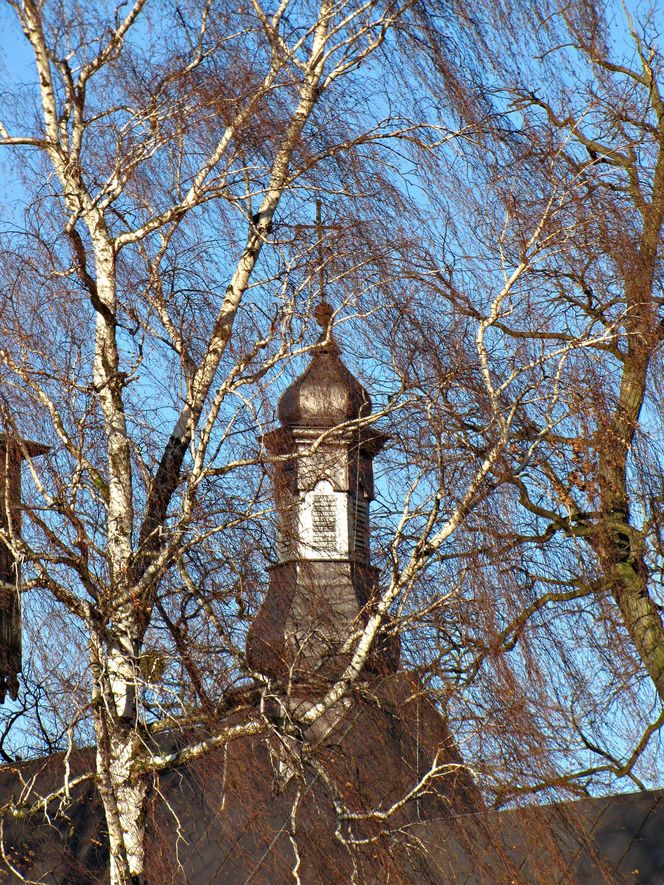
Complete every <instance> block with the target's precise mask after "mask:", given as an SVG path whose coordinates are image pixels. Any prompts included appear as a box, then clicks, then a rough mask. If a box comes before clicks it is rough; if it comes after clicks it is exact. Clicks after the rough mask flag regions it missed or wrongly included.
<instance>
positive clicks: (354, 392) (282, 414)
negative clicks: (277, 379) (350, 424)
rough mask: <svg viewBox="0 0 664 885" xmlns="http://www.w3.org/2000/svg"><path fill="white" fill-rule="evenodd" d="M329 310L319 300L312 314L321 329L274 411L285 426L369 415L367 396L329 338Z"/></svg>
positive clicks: (340, 421)
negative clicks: (303, 367)
mask: <svg viewBox="0 0 664 885" xmlns="http://www.w3.org/2000/svg"><path fill="white" fill-rule="evenodd" d="M332 315H333V310H332V308H331V307H330V305H329V304H327V303H326V302H323V303H322V304H320V305H319V306H318V307H317V308H316V312H315V314H314V316H315V318H316V320H317V322H318V324H319V325H320V326H322V328H323V334H322V335H321V339H320V342H319V344H318V346H317V347H316V349H315V351H314V353H313V356H312V358H311V362H310V363H309V365H308V367H307V368H306V370H305V371H304V372H303V373H302V375H300V377H299V378H297V379H296V380H295V381H294V382H293V383H292V384H291V385H290V387H287V388H286V390H285V391H284V393H283V394H282V396H281V398H280V400H279V405H278V407H277V411H278V414H279V420H280V421H281V423H282V424H283V425H284V426H285V427H316V428H325V427H336V425H337V424H343V423H344V422H346V421H353V420H354V419H355V418H364V417H366V416H367V415H370V414H371V399H370V397H369V394H368V393H367V392H366V390H365V389H364V387H362V385H361V384H360V382H359V381H358V380H357V378H355V376H354V375H351V373H350V372H349V371H348V369H347V368H346V366H345V365H344V364H343V362H342V360H341V355H340V352H339V346H338V345H337V343H336V341H335V340H334V338H333V337H332V332H331V324H332Z"/></svg>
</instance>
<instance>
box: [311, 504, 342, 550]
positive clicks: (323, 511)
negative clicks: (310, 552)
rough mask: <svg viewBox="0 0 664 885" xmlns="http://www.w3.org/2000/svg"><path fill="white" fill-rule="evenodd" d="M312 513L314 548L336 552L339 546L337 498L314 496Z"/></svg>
mask: <svg viewBox="0 0 664 885" xmlns="http://www.w3.org/2000/svg"><path fill="white" fill-rule="evenodd" d="M311 511H312V512H311V520H312V546H313V547H314V548H316V549H317V550H335V549H336V546H337V501H336V498H335V496H334V495H314V499H313V503H312V508H311Z"/></svg>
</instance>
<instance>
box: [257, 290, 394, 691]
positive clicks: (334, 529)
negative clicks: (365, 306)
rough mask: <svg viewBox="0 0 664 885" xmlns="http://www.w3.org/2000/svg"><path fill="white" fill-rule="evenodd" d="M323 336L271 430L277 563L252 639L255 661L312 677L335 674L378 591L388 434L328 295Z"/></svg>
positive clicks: (269, 669) (263, 668)
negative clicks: (378, 525)
mask: <svg viewBox="0 0 664 885" xmlns="http://www.w3.org/2000/svg"><path fill="white" fill-rule="evenodd" d="M315 317H316V319H317V321H318V323H319V325H320V326H321V327H322V330H323V331H322V334H321V336H320V339H319V341H318V344H317V346H316V348H315V350H314V351H313V355H312V358H311V361H310V363H309V366H308V367H307V369H306V370H305V372H304V373H303V374H302V375H301V376H300V377H299V378H297V380H296V381H295V382H294V383H293V384H292V385H291V386H290V387H288V388H287V390H286V391H285V392H284V394H283V395H282V397H281V399H280V400H279V405H278V414H279V420H280V424H281V427H280V428H278V429H277V430H274V431H272V432H271V433H268V434H266V435H265V437H264V438H263V439H264V443H265V446H266V448H267V449H268V451H269V452H270V453H271V454H272V455H275V456H277V457H278V458H279V460H277V461H276V462H275V465H274V486H275V501H276V507H277V511H278V518H279V538H278V562H277V563H276V564H275V565H273V566H272V567H271V569H270V586H269V589H268V592H267V595H266V598H265V601H264V602H263V605H262V607H261V609H260V611H259V613H258V615H257V617H256V619H255V621H254V623H253V624H252V626H251V628H250V630H249V634H248V637H247V661H248V663H249V664H250V666H251V667H252V668H253V669H255V670H258V671H260V672H262V673H265V674H268V675H272V676H281V677H283V676H286V675H287V674H291V675H292V676H295V678H300V679H305V678H306V679H308V680H311V679H312V678H314V677H322V678H325V677H330V676H334V675H335V674H336V673H338V671H339V669H340V667H341V666H343V664H344V661H345V660H346V657H347V650H346V649H344V644H345V643H346V641H347V639H348V637H349V636H350V634H351V633H352V632H353V630H354V629H356V628H358V627H361V626H362V625H363V624H364V622H365V621H366V618H367V615H368V609H369V607H370V604H371V600H372V598H373V596H374V594H375V592H376V584H377V570H376V569H375V568H374V567H372V565H371V562H370V548H369V503H370V502H371V501H372V500H373V497H374V486H373V466H372V462H373V458H374V457H375V455H376V454H377V453H378V452H379V451H380V449H381V448H382V447H383V445H384V443H385V441H386V437H385V435H384V434H382V433H380V432H378V431H377V430H376V429H375V428H374V427H373V426H371V425H370V424H367V423H366V422H365V423H364V425H362V424H361V423H360V421H359V419H362V418H367V417H369V415H370V414H371V399H370V398H369V395H368V393H367V392H366V390H365V389H364V388H363V387H362V385H361V384H360V382H359V381H358V380H357V379H356V378H355V377H354V376H353V375H352V374H351V373H350V372H349V371H348V369H347V368H346V366H345V365H344V363H343V362H342V359H341V354H340V348H339V345H338V344H337V341H336V340H335V337H334V334H333V330H332V320H333V310H332V308H331V307H330V305H329V304H327V302H323V303H321V304H320V305H319V306H318V308H317V309H316V313H315ZM398 656H399V652H398V645H397V644H396V642H393V643H391V644H389V643H388V644H386V645H385V646H384V647H383V648H382V650H381V651H380V652H378V651H375V652H374V655H373V658H372V664H371V665H372V666H373V667H374V668H378V669H381V670H383V671H384V670H386V669H396V667H397V664H398Z"/></svg>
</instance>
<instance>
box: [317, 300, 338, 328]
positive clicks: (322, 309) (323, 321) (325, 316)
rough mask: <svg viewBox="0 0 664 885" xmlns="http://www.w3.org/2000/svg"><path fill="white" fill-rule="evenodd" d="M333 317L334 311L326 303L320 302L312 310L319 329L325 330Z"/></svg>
mask: <svg viewBox="0 0 664 885" xmlns="http://www.w3.org/2000/svg"><path fill="white" fill-rule="evenodd" d="M333 316H334V309H333V307H332V305H331V304H328V303H327V301H321V303H320V304H319V305H318V306H317V307H316V309H315V310H314V319H315V320H316V322H317V323H318V325H319V326H320V327H321V329H327V327H328V326H329V325H330V321H331V319H332V317H333Z"/></svg>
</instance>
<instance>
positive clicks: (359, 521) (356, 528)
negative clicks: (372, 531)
mask: <svg viewBox="0 0 664 885" xmlns="http://www.w3.org/2000/svg"><path fill="white" fill-rule="evenodd" d="M353 517H354V518H353V526H352V532H353V535H352V547H353V549H354V550H356V551H357V552H358V553H361V554H363V555H366V554H367V553H368V551H369V509H368V507H367V502H366V501H365V500H364V499H362V498H358V499H355V501H353Z"/></svg>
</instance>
